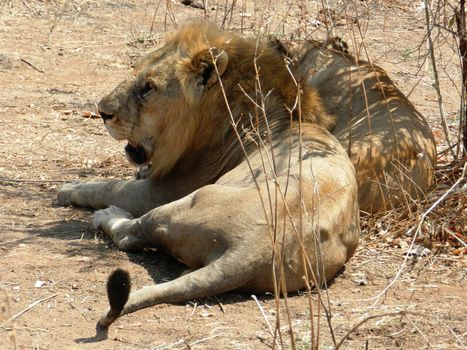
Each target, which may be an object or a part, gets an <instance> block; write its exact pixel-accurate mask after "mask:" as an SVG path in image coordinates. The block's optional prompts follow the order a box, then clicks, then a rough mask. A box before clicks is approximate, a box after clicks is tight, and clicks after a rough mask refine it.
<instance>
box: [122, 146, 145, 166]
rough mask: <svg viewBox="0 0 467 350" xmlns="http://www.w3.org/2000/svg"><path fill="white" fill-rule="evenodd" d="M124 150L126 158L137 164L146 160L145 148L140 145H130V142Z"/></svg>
mask: <svg viewBox="0 0 467 350" xmlns="http://www.w3.org/2000/svg"><path fill="white" fill-rule="evenodd" d="M125 152H126V155H127V157H128V159H129V160H130V161H131V162H133V163H135V164H138V165H142V164H144V163H146V162H147V161H148V157H147V154H146V150H145V149H144V147H142V146H137V147H135V146H132V145H130V144H128V145H126V146H125Z"/></svg>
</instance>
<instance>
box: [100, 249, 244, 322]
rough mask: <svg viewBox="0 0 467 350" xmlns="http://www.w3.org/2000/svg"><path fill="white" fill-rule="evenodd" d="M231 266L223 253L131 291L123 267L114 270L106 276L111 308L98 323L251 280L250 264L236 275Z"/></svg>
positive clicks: (229, 288) (194, 297)
mask: <svg viewBox="0 0 467 350" xmlns="http://www.w3.org/2000/svg"><path fill="white" fill-rule="evenodd" d="M229 265H230V266H229ZM232 266H235V264H233V263H232V261H229V258H228V257H226V256H223V257H222V258H220V259H218V260H216V261H215V262H213V263H211V264H209V265H207V266H205V267H203V268H200V269H198V270H195V271H193V272H190V273H188V274H186V275H183V276H180V277H179V278H176V279H175V280H173V281H170V282H166V283H161V284H157V285H153V286H148V287H143V288H142V289H139V290H137V291H135V292H133V293H131V294H130V275H129V274H128V272H126V271H124V270H122V269H117V270H115V271H114V272H113V273H112V274H111V275H110V276H109V280H108V282H107V294H108V297H109V303H110V310H108V311H107V312H106V313H105V314H104V316H102V317H101V319H100V320H99V322H98V324H97V325H98V326H99V327H104V328H107V327H108V326H110V325H111V324H112V323H113V322H114V321H115V320H116V319H117V318H118V317H120V316H122V315H125V314H128V313H131V312H134V311H136V310H139V309H143V308H146V307H149V306H153V305H156V304H161V303H179V302H184V301H187V300H191V299H198V298H204V297H208V296H211V295H215V294H220V293H223V292H226V291H230V290H233V289H237V288H240V287H242V286H244V285H245V284H246V283H247V282H248V281H249V280H251V273H250V272H251V271H248V270H249V267H251V265H250V266H247V267H245V269H241V270H240V271H242V272H243V273H242V274H241V276H239V275H238V271H239V270H237V269H233V268H232ZM229 271H230V272H231V273H229ZM235 271H237V273H235Z"/></svg>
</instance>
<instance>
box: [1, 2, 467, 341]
mask: <svg viewBox="0 0 467 350" xmlns="http://www.w3.org/2000/svg"><path fill="white" fill-rule="evenodd" d="M225 3H227V5H228V6H227V7H224V1H219V2H216V1H211V4H214V5H213V8H215V9H217V10H212V9H211V8H209V9H208V10H206V11H204V10H202V9H195V8H192V7H187V6H183V5H181V4H179V3H178V1H160V2H159V1H107V0H103V1H75V0H73V1H39V0H28V1H26V0H24V1H0V155H1V157H0V203H1V204H0V339H1V340H0V349H15V348H18V349H31V348H33V349H74V348H80V349H81V348H82V349H155V348H156V349H268V348H271V347H272V344H273V343H272V342H273V341H272V337H271V335H270V333H269V330H268V323H269V324H270V325H271V326H274V324H275V313H276V306H275V302H274V299H273V298H272V297H271V296H258V299H259V301H258V303H257V302H255V301H254V300H253V299H252V298H251V297H250V296H248V295H239V294H235V293H228V294H225V295H220V296H218V297H216V298H208V299H205V300H194V301H191V302H187V303H184V304H179V305H158V306H156V307H153V308H150V309H146V310H143V311H140V312H137V313H134V314H132V315H130V316H125V317H123V318H121V319H120V320H119V321H118V322H117V323H116V324H115V325H114V326H113V327H112V328H111V330H110V332H109V338H108V339H107V340H103V341H96V340H95V339H93V336H94V325H95V322H96V320H97V319H98V318H99V316H100V315H101V312H102V311H103V310H104V309H105V308H106V306H107V300H106V297H105V281H106V278H107V275H108V273H109V272H110V271H111V270H113V269H114V268H115V267H117V266H122V267H125V268H127V269H128V270H129V271H130V272H131V274H132V276H133V278H134V280H133V284H134V286H136V287H140V286H143V285H146V284H151V283H154V281H156V282H162V281H165V280H169V279H172V278H174V277H176V276H177V275H178V274H179V273H180V272H181V271H182V270H183V266H181V265H180V264H179V263H177V262H176V261H174V260H173V259H171V258H170V257H167V256H165V255H163V254H162V253H160V252H157V251H156V252H153V251H151V252H144V253H138V254H130V253H124V252H120V251H118V250H116V248H115V247H114V246H113V245H112V244H111V243H110V242H108V241H107V240H106V239H104V238H102V237H101V236H100V235H99V233H98V232H97V231H96V230H95V229H93V228H92V213H91V212H90V211H87V210H81V209H76V208H62V207H58V206H57V205H56V201H55V197H56V191H57V188H58V187H59V186H60V185H61V184H62V183H64V182H68V181H73V180H81V181H84V180H88V179H89V180H90V179H98V178H114V177H115V178H116V177H120V178H121V177H127V178H129V177H131V176H132V174H133V171H134V170H133V169H131V168H130V166H128V164H127V163H126V161H125V159H124V155H123V147H122V146H123V145H122V144H121V143H118V142H116V141H114V140H112V139H111V138H110V137H109V136H108V135H107V133H106V131H105V130H104V128H103V126H102V122H101V121H100V120H99V119H92V118H83V117H82V114H83V112H86V111H93V110H94V104H95V103H96V102H97V101H98V100H99V98H100V97H101V96H103V95H104V94H105V93H107V92H109V91H110V90H111V89H112V88H113V87H114V86H115V85H116V83H117V82H119V81H120V80H121V79H122V78H123V77H124V76H125V75H126V74H127V73H128V72H129V70H130V69H131V64H132V62H133V61H134V60H135V58H136V57H138V56H140V55H141V54H143V53H145V52H148V51H150V49H151V47H153V46H154V44H155V43H157V42H159V41H160V40H161V38H162V35H163V33H164V32H165V31H166V30H168V29H173V28H174V26H175V24H176V23H177V24H181V23H184V22H185V21H188V20H192V19H203V18H204V17H205V16H206V15H209V17H210V19H211V20H212V21H215V22H217V23H222V22H223V23H224V24H225V26H226V27H228V28H231V29H233V30H236V31H243V32H245V34H247V35H248V34H250V35H251V34H252V33H253V32H254V31H256V30H258V29H264V30H265V31H266V30H267V31H269V32H271V33H273V34H276V35H280V36H288V35H290V34H291V33H295V35H298V34H299V33H298V32H297V31H296V30H295V29H296V28H297V27H298V25H299V24H300V23H302V24H303V23H304V22H303V18H305V17H306V23H307V33H308V34H310V35H318V36H319V35H322V33H323V26H321V29H316V28H315V27H313V26H312V24H316V21H317V20H319V19H320V17H319V15H318V10H319V8H320V5H319V4H316V3H315V2H314V1H311V2H310V3H309V4H308V7H307V11H308V12H307V13H306V16H303V13H304V10H303V9H301V10H300V9H299V8H297V7H296V6H292V5H289V4H287V3H286V2H283V1H279V2H278V3H277V4H276V5H274V4H271V3H270V2H269V1H252V0H249V1H243V2H240V1H237V3H238V4H237V5H236V7H235V8H234V11H233V12H232V14H230V12H229V10H230V5H231V3H232V2H231V1H226V2H225ZM255 3H256V5H257V8H256V10H255V8H254V4H255ZM290 3H293V2H290ZM319 3H321V2H319ZM242 4H243V5H244V8H242ZM415 5H417V2H414V3H410V2H409V3H407V2H395V1H366V2H361V4H359V15H358V16H355V13H354V12H352V11H353V9H352V6H349V8H347V9H345V8H344V7H342V6H341V7H339V6H338V7H336V9H339V11H340V12H339V13H341V15H338V16H336V17H335V18H334V19H335V21H337V23H338V24H339V26H338V27H337V28H336V34H340V35H342V36H343V37H344V38H345V39H346V40H347V41H349V43H351V46H352V47H353V48H358V49H359V50H361V51H359V52H361V54H362V55H365V54H364V53H365V50H367V52H368V55H369V57H371V58H372V59H373V60H374V61H376V62H377V63H378V64H379V65H381V66H383V67H384V68H385V69H387V70H388V71H389V72H390V75H391V76H392V77H393V78H394V80H395V81H396V82H397V83H398V85H399V86H400V87H401V88H402V90H403V91H404V92H406V93H407V94H410V98H411V100H412V101H413V102H414V103H415V105H416V106H417V108H418V109H420V111H422V112H423V113H424V114H425V115H426V116H427V118H428V120H429V121H430V123H431V125H432V126H433V129H434V133H435V135H436V137H437V139H438V141H439V148H440V150H443V149H445V140H444V139H443V137H442V135H443V133H442V131H441V127H440V125H439V110H438V107H437V102H436V101H437V99H436V94H435V93H434V90H433V89H432V87H431V83H432V81H431V75H430V74H431V73H430V69H429V67H427V65H426V63H425V62H424V60H423V57H420V55H419V52H425V48H426V45H425V42H424V41H423V36H424V34H425V28H424V14H423V12H421V11H420V10H419V9H417V8H416V7H415ZM365 8H366V9H365ZM344 9H345V11H344ZM346 13H347V15H346ZM355 18H359V20H360V22H359V23H361V24H362V25H361V28H360V30H361V32H362V33H363V34H364V36H365V41H364V42H365V47H363V46H356V45H355V43H354V40H353V39H354V36H353V34H352V33H356V32H357V29H355V28H356V27H355V21H354V19H355ZM265 19H268V20H269V21H270V22H268V23H267V25H263V26H261V23H263V24H264V22H262V21H263V20H265ZM321 19H322V18H321ZM321 22H323V20H322V21H321ZM258 23H259V24H258ZM352 23H353V25H354V27H353V28H354V31H353V32H352V31H349V28H350V27H351V26H352ZM302 27H303V26H302ZM302 35H303V34H302ZM356 38H359V36H356ZM445 40H446V43H447V48H446V49H444V48H442V47H441V49H439V50H438V51H437V55H438V57H439V63H440V67H441V68H440V70H441V73H442V74H441V82H440V83H441V86H442V91H443V97H444V100H445V109H446V112H447V118H448V127H449V128H450V130H451V131H452V132H454V131H455V130H456V125H457V124H456V123H457V122H456V121H455V116H456V113H457V108H458V105H459V94H458V85H457V82H458V81H459V80H460V79H459V73H458V59H457V56H456V54H455V52H453V51H452V50H451V49H449V45H448V44H449V37H446V39H445ZM356 42H357V43H358V42H360V40H359V39H357V41H356ZM419 47H420V51H419V50H418V48H419ZM445 156H446V153H443V154H441V155H440V160H441V161H443V160H444V158H445ZM449 185H450V184H439V186H441V188H446V187H448V186H449ZM443 186H444V187H443ZM460 208H461V209H460V212H459V213H458V215H459V216H462V215H465V214H466V212H465V203H464V206H463V207H462V206H461V207H460ZM380 219H381V218H374V219H372V220H370V221H369V222H370V226H369V227H367V228H366V229H365V230H364V232H363V235H362V242H361V245H360V247H359V249H358V252H357V254H356V256H355V257H354V258H353V259H352V260H351V261H350V262H349V263H348V264H347V266H346V269H345V271H344V272H343V273H342V274H341V275H339V276H338V277H337V278H336V279H335V281H334V282H333V283H332V284H331V285H330V287H329V288H328V289H327V290H326V291H325V292H323V293H322V298H323V300H325V303H326V305H328V306H329V307H330V310H331V316H330V320H331V325H332V329H333V332H332V333H333V334H334V337H335V339H336V341H337V342H339V340H340V339H342V337H343V336H344V335H345V334H346V333H347V332H349V331H350V330H351V329H352V327H353V326H354V325H356V324H358V322H360V321H362V320H364V319H365V318H367V317H369V316H371V315H380V317H376V318H374V319H371V320H368V321H367V322H365V323H364V324H363V325H362V326H361V327H359V328H358V329H356V330H354V331H353V332H352V333H351V335H350V337H349V338H348V339H347V341H346V342H345V343H344V345H343V348H345V349H365V348H366V349H393V348H402V349H422V348H433V349H456V348H459V349H460V348H464V347H465V345H466V342H467V339H466V332H467V327H466V324H467V322H466V315H467V306H466V303H465V298H466V282H465V273H466V269H465V267H466V266H465V259H464V258H463V257H459V256H458V255H455V254H452V249H449V246H447V245H446V244H447V243H446V244H445V243H440V244H437V245H434V247H432V248H431V249H430V251H429V253H428V256H426V257H421V258H419V259H413V258H410V259H408V261H407V263H406V264H405V265H404V268H403V270H402V271H401V273H400V275H399V276H398V278H397V280H396V283H394V284H391V286H390V287H389V288H387V287H388V285H389V284H390V282H391V281H392V280H393V278H394V276H396V274H398V272H399V269H400V267H401V264H402V263H403V261H404V257H405V253H406V250H407V240H408V238H404V237H402V238H399V240H398V241H397V242H395V240H394V237H392V236H391V227H382V226H381V220H380ZM378 225H380V226H378ZM455 229H457V230H459V232H460V233H461V234H462V233H463V234H464V235H465V231H462V230H464V229H465V226H464V227H459V226H457V227H456V228H455ZM461 231H462V232H461ZM311 298H312V299H313V305H314V309H313V313H314V315H318V313H320V314H321V316H323V312H322V310H321V309H319V307H318V303H317V302H316V300H317V299H318V294H317V293H315V294H313V295H312V296H311ZM288 303H289V306H290V316H291V320H292V321H291V323H292V326H293V333H294V335H295V340H296V342H297V348H299V349H309V348H310V340H309V336H310V327H309V316H310V309H309V307H308V297H307V296H306V295H304V294H301V293H299V294H296V295H292V296H290V297H289V299H288ZM258 305H260V306H261V307H262V308H263V311H264V316H263V315H262V313H261V312H260V309H259V306H258ZM282 306H283V305H282ZM401 311H402V312H406V313H407V314H406V315H402V314H400V312H401ZM280 312H281V313H282V312H283V307H281V311H280ZM397 313H398V314H397ZM384 314H389V315H388V316H382V315H384ZM319 326H320V334H321V335H320V339H319V342H320V345H321V348H322V349H331V348H334V345H333V344H334V342H333V340H332V336H331V332H330V329H329V326H328V324H327V321H326V319H325V317H322V318H321V321H320V325H319ZM280 327H282V328H281V329H282V332H281V333H282V336H283V343H282V346H283V347H284V348H291V344H290V338H291V337H290V333H289V331H288V326H287V323H286V318H285V317H281V324H280Z"/></svg>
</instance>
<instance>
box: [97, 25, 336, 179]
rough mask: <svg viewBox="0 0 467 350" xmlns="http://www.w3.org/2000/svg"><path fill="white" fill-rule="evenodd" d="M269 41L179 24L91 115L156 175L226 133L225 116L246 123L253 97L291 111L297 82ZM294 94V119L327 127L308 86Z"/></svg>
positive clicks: (228, 122) (228, 125)
mask: <svg viewBox="0 0 467 350" xmlns="http://www.w3.org/2000/svg"><path fill="white" fill-rule="evenodd" d="M275 45H277V42H272V41H269V42H268V41H265V42H259V41H257V40H256V39H244V38H241V37H238V36H236V35H234V34H232V33H227V32H221V31H219V30H217V29H216V28H214V27H212V26H210V25H206V24H192V25H189V26H186V27H185V28H183V29H182V30H180V31H177V32H176V33H175V34H168V35H167V36H166V38H165V42H164V44H163V45H162V46H160V47H159V48H158V49H156V50H155V51H154V52H152V53H150V54H148V55H146V56H144V57H142V58H141V59H140V60H139V61H137V62H136V63H135V67H134V71H133V73H132V74H131V75H130V76H129V77H128V78H127V79H126V80H125V81H124V82H122V83H121V84H120V85H118V86H117V87H116V88H115V90H114V91H112V92H111V93H110V94H109V95H108V96H106V97H104V98H103V99H102V100H101V101H100V102H99V113H100V115H101V116H102V118H103V120H104V122H105V126H106V128H107V130H108V131H109V133H110V134H111V135H112V137H114V138H115V139H117V140H128V145H127V146H126V148H125V150H126V153H127V156H128V158H129V159H130V161H132V162H133V163H135V164H137V165H143V164H147V163H152V166H151V175H152V176H154V177H160V176H163V175H164V174H166V173H167V172H169V171H170V170H171V169H172V168H173V167H174V165H175V164H176V163H177V161H178V160H179V159H180V158H181V157H183V156H184V155H186V153H187V151H188V150H190V151H191V152H196V150H200V149H203V148H206V147H213V146H215V145H217V144H221V143H222V140H223V139H224V138H225V137H226V134H227V133H229V132H232V130H231V129H232V127H231V122H232V118H233V119H234V121H235V123H237V125H240V124H241V123H242V122H241V120H243V119H245V118H246V119H247V120H248V123H249V120H250V119H251V118H252V117H253V116H252V114H254V112H252V111H253V110H254V108H253V107H255V105H256V107H258V106H257V105H258V104H261V103H260V100H259V98H258V95H259V94H261V95H262V96H263V98H264V96H266V97H265V98H264V100H265V101H267V104H269V105H271V104H272V105H276V106H281V108H282V107H284V106H285V107H286V108H288V109H290V110H294V108H293V107H294V105H296V99H297V91H299V89H298V88H297V86H298V85H297V83H296V81H295V80H294V79H293V78H292V77H291V74H290V73H289V70H288V69H287V67H286V64H285V63H284V57H283V55H282V54H281V50H278V48H277V47H276V46H275ZM301 93H302V96H303V94H305V95H306V96H305V97H304V98H302V101H303V102H302V113H303V114H302V116H301V117H302V119H303V120H305V121H312V122H318V123H320V124H323V125H324V126H325V127H327V128H330V127H331V126H332V125H333V119H332V118H331V117H329V116H328V115H327V114H326V113H325V112H324V110H323V109H322V107H321V104H320V99H319V96H318V95H317V93H316V91H315V90H314V89H312V88H307V90H305V91H301ZM264 100H263V101H264ZM226 101H228V104H227V103H226ZM296 111H297V109H295V112H294V113H295V114H296ZM282 114H284V113H282ZM292 114H293V113H292Z"/></svg>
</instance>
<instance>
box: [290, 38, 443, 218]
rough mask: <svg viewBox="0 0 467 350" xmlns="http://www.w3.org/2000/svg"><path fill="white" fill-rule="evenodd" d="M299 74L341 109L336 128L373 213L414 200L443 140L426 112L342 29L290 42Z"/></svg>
mask: <svg viewBox="0 0 467 350" xmlns="http://www.w3.org/2000/svg"><path fill="white" fill-rule="evenodd" d="M283 44H284V47H285V50H286V52H287V55H288V56H289V58H291V59H292V61H293V63H292V66H293V67H294V68H293V69H294V74H295V75H296V76H297V79H298V77H300V79H302V80H304V81H305V84H306V85H308V86H309V87H312V88H315V89H317V90H318V92H319V95H320V96H321V98H322V101H323V104H324V106H325V110H326V111H327V112H328V113H331V114H333V115H334V116H335V117H336V125H335V127H334V129H333V130H332V134H333V135H334V136H335V137H336V138H337V139H338V140H339V142H340V143H341V144H342V146H343V147H344V149H346V150H347V152H348V154H349V156H350V159H351V161H352V163H353V164H354V167H355V169H356V172H357V182H358V187H359V191H358V192H359V205H360V209H361V210H362V211H364V212H368V213H374V212H378V211H385V210H389V209H392V208H394V207H397V206H398V205H401V204H405V205H408V206H410V205H412V204H413V203H414V202H416V201H417V200H418V199H423V198H425V193H426V191H427V190H428V189H429V188H430V187H431V185H432V184H433V178H434V169H435V166H436V145H435V141H434V137H433V134H432V131H431V129H430V127H429V125H428V123H427V121H426V120H425V118H424V117H423V116H422V115H421V114H420V113H419V112H418V111H417V110H416V109H415V107H414V106H413V105H412V103H411V102H410V101H409V100H408V99H407V97H406V96H405V95H404V94H403V93H402V92H401V91H400V90H399V89H398V88H397V87H396V86H395V84H394V83H393V82H392V80H391V79H390V78H389V76H388V75H387V73H386V72H385V71H384V70H383V69H382V68H380V67H378V66H377V65H375V64H372V63H369V62H367V61H363V60H357V59H356V58H355V57H354V56H352V55H351V54H350V53H349V50H348V45H347V43H345V41H343V40H342V39H341V38H339V37H335V38H331V39H329V40H326V41H317V40H307V41H298V40H297V41H291V42H284V43H283Z"/></svg>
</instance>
